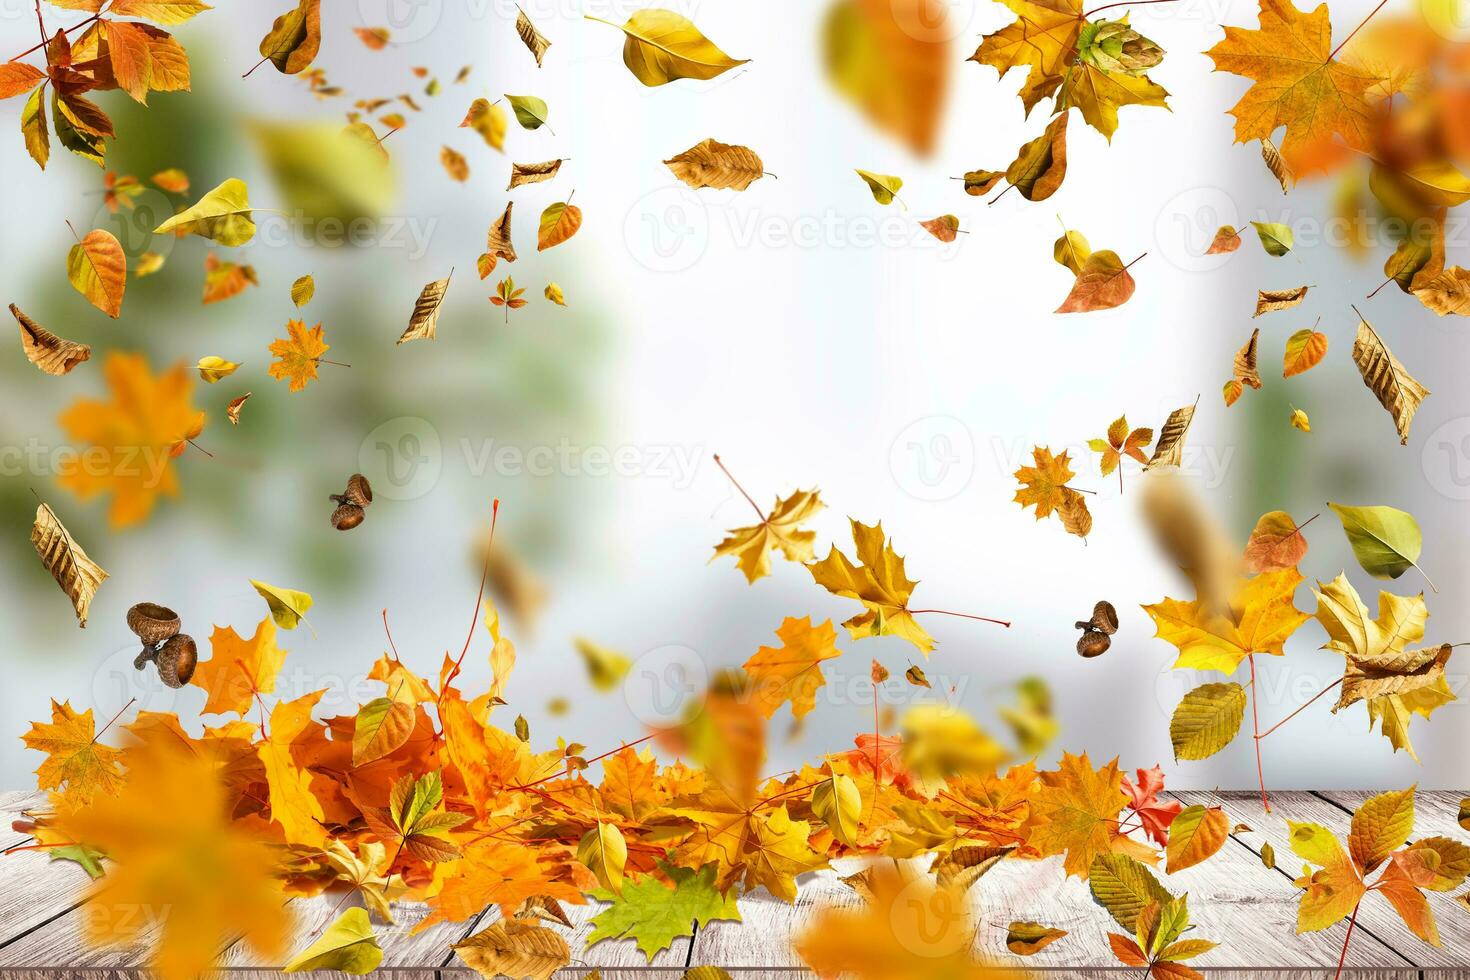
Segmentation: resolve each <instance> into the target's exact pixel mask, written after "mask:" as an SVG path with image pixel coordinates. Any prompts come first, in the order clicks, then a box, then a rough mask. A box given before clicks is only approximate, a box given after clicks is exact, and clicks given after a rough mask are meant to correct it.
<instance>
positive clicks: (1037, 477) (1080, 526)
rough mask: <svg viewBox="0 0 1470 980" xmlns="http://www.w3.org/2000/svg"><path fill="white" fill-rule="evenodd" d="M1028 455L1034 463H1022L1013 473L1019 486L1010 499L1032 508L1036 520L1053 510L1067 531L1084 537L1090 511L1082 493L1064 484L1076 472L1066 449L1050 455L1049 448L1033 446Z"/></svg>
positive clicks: (1089, 527)
mask: <svg viewBox="0 0 1470 980" xmlns="http://www.w3.org/2000/svg"><path fill="white" fill-rule="evenodd" d="M1031 455H1032V458H1033V461H1034V463H1035V465H1034V466H1023V467H1021V468H1020V469H1018V470H1016V472H1015V477H1016V480H1017V482H1019V483H1020V484H1021V489H1019V490H1017V491H1016V495H1015V496H1014V497H1013V498H1011V499H1012V500H1013V502H1015V503H1018V504H1020V505H1021V507H1022V508H1023V509H1024V508H1026V507H1034V508H1035V511H1036V519H1037V520H1038V521H1039V520H1043V519H1045V518H1047V517H1049V516H1051V514H1052V513H1053V512H1055V513H1056V515H1057V519H1058V520H1060V521H1061V522H1062V527H1063V528H1065V529H1066V531H1067V533H1069V534H1075V535H1077V536H1078V537H1079V538H1085V537H1087V535H1088V533H1089V532H1090V531H1091V530H1092V514H1091V513H1090V512H1089V511H1088V509H1087V501H1086V499H1084V498H1083V496H1082V494H1081V493H1079V492H1078V491H1076V490H1073V489H1072V488H1071V487H1069V486H1067V481H1068V480H1070V479H1072V477H1073V476H1075V475H1076V474H1074V473H1073V472H1072V468H1071V465H1070V460H1068V458H1067V454H1066V452H1061V453H1057V454H1056V455H1052V452H1051V449H1049V448H1047V447H1044V446H1036V447H1034V448H1033V449H1032V450H1031Z"/></svg>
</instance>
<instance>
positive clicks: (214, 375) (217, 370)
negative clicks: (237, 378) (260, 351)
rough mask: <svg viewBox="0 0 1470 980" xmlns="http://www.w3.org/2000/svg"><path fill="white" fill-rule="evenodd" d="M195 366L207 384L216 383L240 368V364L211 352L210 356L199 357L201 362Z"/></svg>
mask: <svg viewBox="0 0 1470 980" xmlns="http://www.w3.org/2000/svg"><path fill="white" fill-rule="evenodd" d="M195 368H196V369H197V370H198V371H199V377H200V378H202V379H203V380H204V382H205V383H206V384H214V383H215V382H216V381H219V380H220V379H221V378H228V377H229V376H230V375H232V374H234V373H235V372H236V371H238V370H239V369H240V365H238V364H236V363H235V362H234V361H227V360H225V359H224V358H223V357H216V356H214V355H213V354H211V355H209V356H208V357H201V358H199V363H198V364H196V365H195Z"/></svg>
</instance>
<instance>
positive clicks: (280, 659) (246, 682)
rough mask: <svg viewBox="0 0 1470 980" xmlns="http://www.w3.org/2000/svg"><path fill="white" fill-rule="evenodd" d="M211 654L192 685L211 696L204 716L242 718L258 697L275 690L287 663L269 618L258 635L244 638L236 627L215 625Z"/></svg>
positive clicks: (205, 704) (211, 641)
mask: <svg viewBox="0 0 1470 980" xmlns="http://www.w3.org/2000/svg"><path fill="white" fill-rule="evenodd" d="M209 646H210V649H211V651H212V655H211V656H210V658H209V659H208V660H201V661H200V662H199V666H198V667H196V668H195V669H194V676H193V677H192V678H190V679H189V683H190V684H193V685H194V686H195V687H201V688H203V689H204V690H205V691H206V692H207V693H208V694H209V697H208V699H207V700H206V701H205V702H204V709H203V710H204V711H205V713H214V714H219V713H223V712H226V711H233V712H235V713H236V714H240V715H243V714H245V713H246V712H248V711H249V710H250V704H251V701H253V700H254V699H255V697H256V696H257V695H260V694H269V693H271V692H272V691H274V690H275V689H276V675H277V674H278V673H280V671H281V665H282V664H283V663H285V661H286V651H285V650H282V649H281V648H280V647H278V646H276V624H275V622H274V621H272V620H271V618H270V617H269V616H267V617H266V618H265V619H262V620H261V621H260V625H258V626H256V627H255V635H254V636H252V637H251V638H250V639H248V640H246V639H242V638H241V637H240V635H239V634H238V633H236V632H235V628H234V627H233V626H216V627H215V628H214V632H213V633H212V634H210V637H209Z"/></svg>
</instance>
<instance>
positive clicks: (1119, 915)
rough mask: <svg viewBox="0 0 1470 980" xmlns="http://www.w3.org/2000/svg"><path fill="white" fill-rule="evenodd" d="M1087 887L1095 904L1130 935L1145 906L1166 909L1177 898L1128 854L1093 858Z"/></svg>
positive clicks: (1100, 855) (1102, 855) (1101, 855)
mask: <svg viewBox="0 0 1470 980" xmlns="http://www.w3.org/2000/svg"><path fill="white" fill-rule="evenodd" d="M1088 885H1089V887H1091V889H1092V898H1093V901H1095V902H1097V904H1099V905H1101V906H1102V907H1103V908H1105V909H1107V910H1108V914H1109V915H1111V916H1112V917H1113V918H1114V919H1115V920H1117V923H1118V925H1120V926H1122V927H1123V928H1124V929H1127V930H1128V931H1129V932H1132V931H1133V930H1134V927H1135V926H1136V924H1137V922H1138V913H1139V912H1140V911H1142V910H1143V907H1144V906H1145V905H1151V904H1155V903H1157V904H1158V905H1160V906H1163V905H1164V903H1166V902H1168V901H1170V900H1171V899H1173V897H1174V896H1173V895H1171V894H1169V891H1168V889H1166V888H1165V887H1164V886H1163V885H1161V884H1159V879H1157V878H1155V877H1154V876H1153V872H1151V871H1149V870H1148V868H1146V867H1144V866H1143V865H1142V864H1140V863H1138V862H1137V861H1135V860H1134V859H1133V858H1131V857H1129V856H1128V855H1126V854H1099V855H1098V856H1097V857H1095V858H1093V859H1092V867H1091V868H1089V869H1088Z"/></svg>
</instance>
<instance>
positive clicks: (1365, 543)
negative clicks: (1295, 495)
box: [1327, 501, 1428, 580]
mask: <svg viewBox="0 0 1470 980" xmlns="http://www.w3.org/2000/svg"><path fill="white" fill-rule="evenodd" d="M1327 506H1328V507H1331V508H1332V512H1333V513H1334V514H1336V515H1337V516H1338V518H1339V519H1340V520H1341V521H1342V529H1343V531H1345V532H1347V538H1348V544H1350V545H1352V546H1353V556H1354V557H1356V558H1357V559H1358V564H1359V565H1362V566H1363V571H1365V572H1367V573H1368V574H1369V575H1372V576H1373V577H1374V578H1398V577H1399V576H1400V575H1402V574H1404V572H1406V571H1408V570H1409V569H1411V568H1418V567H1419V566H1418V565H1417V564H1416V562H1418V560H1419V552H1420V551H1421V550H1422V549H1423V547H1424V536H1423V535H1422V534H1420V532H1419V522H1418V521H1416V520H1414V515H1413V514H1410V513H1408V512H1407V511H1402V510H1399V509H1397V508H1395V507H1384V506H1371V507H1348V506H1345V505H1343V504H1334V503H1332V502H1330V501H1329V502H1328V504H1327ZM1421 574H1422V572H1421ZM1425 578H1426V580H1427V579H1428V576H1426V577H1425Z"/></svg>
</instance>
